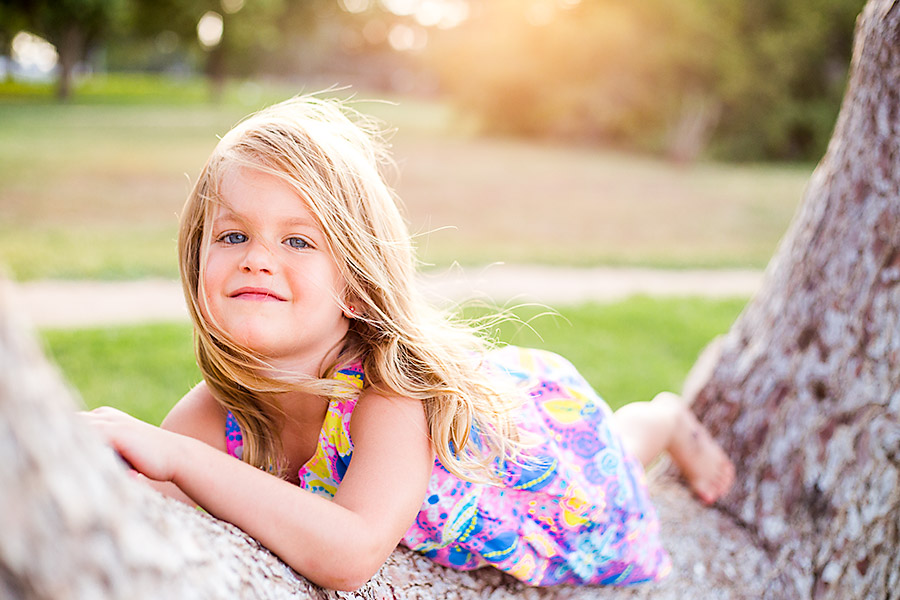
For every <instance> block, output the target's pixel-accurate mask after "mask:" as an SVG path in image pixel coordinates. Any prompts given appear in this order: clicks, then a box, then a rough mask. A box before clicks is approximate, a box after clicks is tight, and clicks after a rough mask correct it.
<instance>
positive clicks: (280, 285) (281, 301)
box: [203, 167, 349, 376]
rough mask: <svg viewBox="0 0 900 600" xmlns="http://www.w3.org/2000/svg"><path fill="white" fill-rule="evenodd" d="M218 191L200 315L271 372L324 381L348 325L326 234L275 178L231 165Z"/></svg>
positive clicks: (340, 282)
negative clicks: (255, 354) (270, 366)
mask: <svg viewBox="0 0 900 600" xmlns="http://www.w3.org/2000/svg"><path fill="white" fill-rule="evenodd" d="M220 192H221V203H220V204H219V205H218V206H216V207H215V208H214V210H213V214H212V225H211V234H212V237H211V241H210V246H209V252H208V257H207V262H206V265H205V268H204V269H203V281H204V287H205V290H204V293H205V299H206V306H207V308H206V310H205V311H204V316H205V317H206V318H207V319H210V320H211V321H212V322H213V323H215V324H216V325H217V326H218V327H220V328H221V329H223V330H224V331H225V332H226V333H228V335H230V336H231V337H232V338H233V339H234V340H235V341H236V342H237V343H239V344H241V345H244V346H246V347H248V348H250V349H251V350H254V351H256V352H258V353H260V354H261V355H262V356H264V357H265V358H266V359H267V360H268V361H269V362H271V363H272V364H273V366H275V367H276V368H284V369H285V370H291V371H292V372H303V373H306V374H309V375H314V376H319V375H321V373H320V370H321V368H322V366H323V365H324V364H325V363H326V362H329V361H330V360H333V359H334V358H335V357H336V355H337V353H338V352H339V351H340V349H341V343H342V341H343V339H344V336H345V335H346V333H347V329H348V325H349V321H348V319H347V318H346V316H345V314H344V312H343V308H342V301H343V299H344V295H345V283H344V281H343V278H342V277H341V275H340V272H339V271H338V267H337V264H336V263H335V260H334V257H333V256H332V254H331V251H330V249H329V248H328V245H327V243H326V239H325V235H324V234H323V232H322V230H321V228H320V227H319V225H318V223H317V221H316V219H315V218H314V217H313V215H312V213H311V212H310V211H309V209H308V208H307V206H306V203H305V202H304V200H303V199H302V198H300V197H299V196H298V195H297V193H296V192H295V191H294V190H293V189H291V187H290V186H288V185H287V184H286V183H285V182H283V181H282V180H280V179H278V178H277V177H275V176H273V175H269V174H266V173H263V172H261V171H257V170H254V169H249V168H243V167H232V168H231V169H229V170H228V171H227V172H226V174H225V177H224V178H223V180H222V183H221V186H220ZM206 311H208V313H209V314H205V312H206Z"/></svg>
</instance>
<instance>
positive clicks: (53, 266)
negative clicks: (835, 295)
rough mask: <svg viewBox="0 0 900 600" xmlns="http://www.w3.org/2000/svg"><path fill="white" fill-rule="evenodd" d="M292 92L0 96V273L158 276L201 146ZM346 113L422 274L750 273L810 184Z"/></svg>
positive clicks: (367, 108) (170, 88)
mask: <svg viewBox="0 0 900 600" xmlns="http://www.w3.org/2000/svg"><path fill="white" fill-rule="evenodd" d="M302 91H310V90H308V89H306V90H304V88H303V86H301V85H296V86H286V85H279V86H274V85H264V86H263V85H258V84H254V83H235V84H234V85H232V86H231V87H229V88H228V90H227V91H226V93H225V96H224V98H223V100H222V102H220V103H218V104H211V103H208V102H207V101H206V91H205V88H204V86H203V83H202V82H200V81H197V80H188V81H172V80H165V79H158V78H149V77H130V78H126V77H123V76H117V77H110V78H106V79H92V80H88V81H87V82H86V83H85V84H84V86H83V87H82V88H81V90H80V92H79V94H78V95H76V98H75V101H74V102H72V103H70V104H67V105H59V104H56V103H54V102H53V101H52V100H51V98H50V93H51V92H50V89H49V88H32V87H23V86H14V85H11V84H0V181H2V182H3V185H2V186H0V262H5V263H7V265H8V267H9V268H10V269H11V271H12V272H13V274H14V276H15V277H17V278H19V279H37V278H45V277H66V278H104V279H115V278H132V277H139V276H149V275H162V276H172V277H174V276H175V275H176V261H175V244H174V239H175V235H176V225H177V215H178V213H179V211H180V209H181V205H182V203H183V201H184V198H185V197H186V195H187V193H188V191H189V189H190V183H191V181H192V180H193V179H194V178H195V177H196V175H197V173H198V172H199V170H200V168H201V167H202V165H203V162H204V161H205V159H206V157H207V156H208V154H209V152H210V151H211V150H212V148H213V146H214V145H215V143H216V136H217V135H221V134H222V133H224V132H225V131H227V129H228V128H229V127H230V126H231V125H232V124H234V123H235V122H236V121H237V120H238V119H240V118H241V117H242V116H243V115H245V114H246V113H248V112H251V111H252V110H255V109H257V108H260V107H262V106H264V105H266V104H268V103H271V102H272V101H274V100H277V99H280V98H286V97H288V96H290V95H292V94H295V93H298V92H302ZM351 93H352V92H350V91H347V92H344V93H343V95H350V94H351ZM357 96H358V97H359V98H366V97H372V95H369V94H365V93H363V92H360V93H358V94H357ZM357 108H358V109H360V110H361V111H363V112H367V113H374V114H375V115H376V116H378V117H379V118H381V119H383V120H384V122H385V124H386V125H387V126H389V127H391V128H395V129H396V130H397V133H396V134H395V135H394V136H393V137H392V144H393V147H394V153H395V156H396V159H397V163H398V166H399V170H398V171H399V178H398V179H397V180H396V181H395V182H394V183H395V184H396V188H397V191H398V193H399V195H400V197H401V198H402V201H403V204H404V206H405V210H406V213H407V215H408V219H409V223H410V228H411V230H412V231H413V232H414V233H415V234H416V241H417V244H418V246H419V248H420V251H421V255H422V258H423V260H424V261H425V262H426V263H434V264H439V265H447V264H449V263H451V262H453V261H459V262H461V263H464V264H477V263H486V262H492V261H511V262H543V263H553V264H576V265H588V264H601V263H602V264H620V265H649V266H662V267H685V266H712V267H721V266H750V267H762V266H764V265H765V264H766V262H767V261H768V259H769V257H770V256H771V255H772V253H773V251H774V249H775V246H776V244H777V241H778V239H779V238H780V237H781V235H782V234H783V232H784V230H785V228H786V226H787V223H788V222H789V220H790V218H791V215H792V214H793V213H794V211H795V209H796V206H797V204H798V202H799V200H800V198H801V196H802V190H803V188H804V186H805V182H806V180H807V178H808V176H809V173H810V170H811V168H810V166H809V165H799V166H798V165H788V166H780V165H727V164H717V163H699V164H696V165H693V166H679V165H673V164H670V163H666V162H664V161H660V160H657V159H653V158H649V157H642V156H632V155H625V154H621V153H617V152H612V151H607V150H600V149H596V148H587V147H583V148H572V147H562V146H556V145H553V144H549V143H537V142H529V141H524V140H512V139H492V138H484V137H476V136H473V135H471V133H470V128H469V127H468V126H467V125H466V120H465V119H463V118H461V117H460V116H459V115H457V114H456V113H454V111H453V110H451V109H450V108H449V107H447V106H446V105H444V104H442V103H440V102H437V101H429V102H425V101H420V100H413V99H403V98H402V99H396V103H394V104H390V103H382V102H360V103H359V104H358V106H357Z"/></svg>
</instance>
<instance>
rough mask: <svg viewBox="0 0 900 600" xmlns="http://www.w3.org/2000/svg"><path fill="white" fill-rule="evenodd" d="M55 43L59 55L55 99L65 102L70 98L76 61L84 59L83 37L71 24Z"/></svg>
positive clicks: (78, 29) (81, 32)
mask: <svg viewBox="0 0 900 600" xmlns="http://www.w3.org/2000/svg"><path fill="white" fill-rule="evenodd" d="M55 42H56V50H57V53H58V54H59V75H58V77H57V81H56V97H57V99H58V100H60V101H63V102H65V101H67V100H68V99H69V98H71V97H72V83H73V79H74V74H75V67H76V65H77V64H78V61H79V60H81V59H82V58H83V57H84V50H85V35H84V32H83V31H82V30H81V28H80V27H79V26H78V25H77V24H74V23H73V24H70V25H68V26H66V27H65V28H63V30H62V34H61V35H60V36H59V39H57V40H55Z"/></svg>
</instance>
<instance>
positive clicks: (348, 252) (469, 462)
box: [88, 97, 733, 590]
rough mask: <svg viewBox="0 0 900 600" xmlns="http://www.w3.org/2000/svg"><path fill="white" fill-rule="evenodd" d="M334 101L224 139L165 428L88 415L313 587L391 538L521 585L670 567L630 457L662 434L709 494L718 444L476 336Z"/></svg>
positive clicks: (344, 573)
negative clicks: (181, 369) (438, 292)
mask: <svg viewBox="0 0 900 600" xmlns="http://www.w3.org/2000/svg"><path fill="white" fill-rule="evenodd" d="M348 115H349V111H347V110H346V109H344V108H342V107H341V105H340V104H339V103H338V102H336V101H331V100H324V99H318V98H315V97H303V98H296V99H293V100H289V101H287V102H283V103H281V104H278V105H276V106H273V107H271V108H269V109H267V110H264V111H262V112H260V113H258V114H256V115H253V116H251V117H250V118H248V119H247V120H245V121H244V122H243V123H241V124H239V125H238V126H237V127H235V128H234V129H233V130H232V131H231V132H229V133H228V134H227V135H226V136H225V137H224V138H222V140H221V141H220V142H219V144H218V146H217V147H216V149H215V150H214V152H213V154H212V156H211V157H210V159H209V161H208V162H207V163H206V166H205V167H204V168H203V172H202V173H201V175H200V178H199V180H198V181H197V184H196V186H195V187H194V189H193V191H192V192H191V195H190V197H189V198H188V200H187V204H186V206H185V209H184V214H183V215H182V220H181V228H180V233H179V240H178V246H179V254H180V266H181V275H182V281H183V284H184V292H185V297H186V299H187V303H188V306H189V309H190V313H191V317H192V319H193V323H194V330H195V346H196V355H197V362H198V364H199V366H200V369H201V371H202V373H203V382H201V383H200V384H199V385H197V386H196V387H195V388H194V389H193V390H191V391H190V392H188V394H187V395H186V396H185V397H184V398H183V399H182V400H181V401H180V402H178V404H177V405H176V406H175V407H174V408H173V409H172V411H171V412H170V413H169V415H168V416H167V417H166V419H165V421H164V422H163V424H162V427H161V428H156V427H152V426H150V425H147V424H145V423H142V422H140V421H137V420H135V419H132V418H131V417H128V416H127V415H124V414H122V413H120V412H118V411H115V410H113V409H108V408H104V409H98V410H96V411H93V412H92V413H90V414H89V416H88V419H89V420H91V421H92V422H93V424H94V425H95V426H96V427H97V428H98V429H99V430H100V431H101V432H102V433H103V435H104V436H105V437H106V438H107V439H108V440H109V442H110V443H111V445H112V446H113V447H114V448H115V449H116V450H117V451H118V452H119V453H120V454H121V456H122V457H123V458H124V459H125V460H127V461H128V462H129V463H130V464H131V465H132V466H133V467H134V469H136V470H137V471H139V472H140V473H141V474H143V475H144V476H146V477H147V478H149V479H150V480H152V481H153V482H154V485H155V486H156V487H157V488H158V489H160V490H161V491H163V492H165V493H167V494H169V495H172V496H174V497H177V498H179V499H182V500H184V501H186V502H190V503H194V504H197V505H199V506H200V507H202V508H203V509H205V510H206V511H208V512H209V513H211V514H213V515H215V516H216V517H218V518H220V519H223V520H226V521H229V522H231V523H234V524H235V525H237V526H238V527H240V528H241V529H243V530H244V531H246V532H247V533H248V534H250V535H251V536H253V537H254V538H256V539H258V540H259V541H260V542H261V543H262V544H264V545H265V546H266V547H268V548H269V549H270V550H272V551H273V552H274V553H275V554H277V555H278V556H279V557H281V558H282V559H283V560H284V561H285V562H286V563H287V564H289V565H290V566H291V567H293V568H294V569H295V570H296V571H297V572H299V573H300V574H302V575H304V576H305V577H307V578H308V579H310V580H312V581H314V582H316V583H318V584H320V585H322V586H325V587H329V588H336V589H348V590H349V589H355V588H357V587H359V586H360V585H362V584H363V583H365V582H366V581H367V580H368V579H369V578H370V577H371V576H372V575H373V574H374V573H375V572H376V571H377V570H378V569H379V567H380V566H381V565H382V563H383V562H384V560H385V559H386V558H387V556H388V555H389V554H390V553H391V551H392V550H393V549H394V548H395V547H396V546H397V544H398V543H402V544H404V545H406V546H407V547H409V548H411V549H412V550H415V551H418V552H421V553H424V554H425V555H426V556H428V557H430V558H432V559H433V560H434V561H436V562H438V563H440V564H443V565H447V566H449V567H453V568H457V569H474V568H478V567H481V566H485V565H493V566H494V567H497V568H499V569H502V570H504V571H506V572H507V573H510V574H511V575H513V576H515V577H517V578H518V579H520V580H522V581H524V582H525V583H527V584H530V585H541V586H546V585H553V584H558V583H576V584H598V583H612V584H629V583H634V582H640V581H645V580H653V579H659V578H661V577H663V576H665V574H666V573H667V571H668V570H669V568H670V563H669V559H668V557H667V555H666V553H665V551H664V550H663V548H662V547H661V546H660V542H659V539H658V528H659V525H658V521H657V517H656V513H655V511H654V509H653V507H652V506H651V504H650V500H649V498H648V495H647V490H646V488H645V483H644V473H643V467H642V465H646V464H647V463H649V462H650V461H651V460H653V459H654V458H655V457H656V456H657V455H658V454H659V453H660V452H662V451H668V452H669V453H670V454H671V456H672V458H673V459H674V461H675V463H676V464H677V465H678V466H680V467H681V469H682V471H683V473H684V475H685V477H686V478H687V480H688V482H689V483H690V485H691V486H692V488H693V489H694V491H695V492H696V493H697V495H698V496H699V497H700V498H701V499H703V500H704V501H706V502H713V501H714V500H715V499H716V498H718V497H719V496H720V495H722V494H723V493H725V492H726V491H727V490H728V488H729V486H730V484H731V481H732V478H733V467H732V465H731V463H730V462H729V460H728V459H727V458H726V456H725V454H724V453H723V451H722V450H721V449H720V448H719V446H718V445H716V443H715V442H714V441H713V439H712V438H711V436H710V435H709V434H708V432H706V430H705V429H703V428H702V427H701V426H700V424H699V423H698V422H697V420H696V419H695V418H694V417H693V415H692V413H691V412H690V411H689V410H688V409H687V408H686V406H685V404H684V403H682V401H681V399H680V398H678V397H676V396H673V395H671V394H661V395H660V396H658V397H657V398H655V399H654V400H653V401H652V402H646V403H637V404H632V405H629V406H626V407H625V408H623V409H620V410H619V411H617V412H616V413H615V414H613V413H612V412H611V411H610V409H609V408H608V407H607V406H606V405H605V404H604V403H603V401H602V400H601V399H600V398H599V397H598V396H597V395H596V394H595V393H594V391H593V390H592V389H591V387H590V386H589V385H588V383H587V382H586V381H585V380H584V379H583V378H582V377H581V376H580V375H579V374H578V373H577V372H576V370H575V369H574V367H572V365H570V364H569V363H568V362H566V361H565V360H564V359H562V358H560V357H559V356H556V355H553V354H550V353H548V352H543V351H538V350H526V349H521V348H516V347H511V346H508V347H503V348H499V349H491V348H489V347H488V345H487V344H486V343H485V342H484V341H483V340H482V339H480V338H479V337H478V336H476V335H475V334H474V333H473V332H472V330H471V329H469V328H467V327H466V326H465V325H461V324H458V323H456V322H454V321H453V320H452V319H449V318H447V317H446V316H445V315H444V314H442V313H441V312H439V311H437V310H435V309H433V308H432V307H430V306H429V305H428V304H426V303H425V302H424V301H423V299H422V296H421V295H420V293H419V291H418V290H417V289H416V281H415V259H414V256H413V251H412V248H411V246H410V239H409V235H408V233H407V230H406V228H405V225H404V222H403V220H402V218H401V216H400V213H399V211H398V209H397V206H396V202H395V199H394V197H393V195H392V193H391V191H390V190H389V189H388V187H387V186H386V184H385V183H384V180H383V179H382V177H381V174H380V168H381V167H382V166H383V164H384V158H385V155H384V153H383V150H382V147H381V146H380V145H379V143H378V141H377V140H378V138H377V137H376V136H375V135H374V134H373V133H372V132H371V131H370V130H369V127H368V126H367V125H366V124H364V123H363V124H358V123H356V122H355V121H358V120H359V119H358V118H357V117H356V116H354V119H352V120H351V118H349V117H348ZM351 459H352V460H351Z"/></svg>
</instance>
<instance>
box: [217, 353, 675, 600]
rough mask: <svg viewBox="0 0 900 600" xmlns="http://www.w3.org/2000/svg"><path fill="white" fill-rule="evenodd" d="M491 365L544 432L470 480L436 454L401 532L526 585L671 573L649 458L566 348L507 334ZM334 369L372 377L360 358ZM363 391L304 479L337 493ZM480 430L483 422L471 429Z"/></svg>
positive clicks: (532, 425)
mask: <svg viewBox="0 0 900 600" xmlns="http://www.w3.org/2000/svg"><path fill="white" fill-rule="evenodd" d="M484 368H486V369H489V370H490V372H491V373H492V374H493V375H494V376H496V377H506V378H510V379H511V380H512V382H513V383H514V384H515V385H518V386H521V387H523V388H524V389H525V390H526V391H527V398H528V401H527V402H525V404H524V406H523V407H522V416H523V422H522V423H521V427H522V428H523V429H525V430H527V431H530V432H533V433H536V434H538V435H539V436H540V439H542V440H543V441H542V442H541V443H540V444H539V445H537V446H536V447H534V448H532V449H530V450H529V455H530V456H531V457H532V459H531V460H528V461H519V462H520V463H523V464H514V463H511V462H508V463H506V464H504V465H502V466H503V469H502V472H503V478H502V481H501V482H500V483H499V484H483V483H472V482H469V481H464V480H461V479H459V478H458V477H455V476H454V475H452V474H450V473H449V472H448V471H447V469H445V468H444V466H443V465H442V464H441V463H440V461H439V460H437V459H435V464H434V469H433V471H432V475H431V480H430V482H429V485H428V491H427V493H426V497H425V501H424V503H423V504H422V507H421V509H420V510H419V513H418V515H417V516H416V519H415V522H414V523H413V524H412V526H411V527H410V528H409V530H408V531H407V533H406V535H404V537H403V540H402V543H403V544H404V545H406V546H407V547H408V548H410V549H412V550H414V551H416V552H420V553H422V554H424V555H425V556H427V557H429V558H430V559H432V560H434V561H435V562H437V563H439V564H442V565H445V566H448V567H452V568H455V569H463V570H468V569H477V568H479V567H483V566H487V565H491V566H494V567H496V568H498V569H501V570H503V571H505V572H507V573H509V574H511V575H513V576H514V577H516V578H517V579H519V580H521V581H523V582H525V583H526V584H529V585H536V586H548V585H555V584H561V583H571V584H613V585H627V584H631V583H638V582H642V581H648V580H658V579H661V578H663V577H664V576H665V575H666V574H667V573H668V572H669V570H670V569H671V563H670V560H669V557H668V555H667V554H666V552H665V550H664V549H663V548H662V546H661V544H660V541H659V521H658V519H657V515H656V511H655V509H654V507H653V505H652V504H651V502H650V499H649V496H648V493H647V489H646V483H645V479H644V470H643V468H642V466H641V465H640V463H639V462H638V461H637V459H636V458H634V457H633V456H631V455H630V454H628V453H627V452H626V451H625V449H624V447H623V445H622V442H621V440H620V438H619V437H618V436H617V435H616V434H615V432H614V431H613V429H612V428H611V427H610V416H611V414H612V413H611V411H610V409H609V407H608V406H607V405H606V403H605V402H603V400H602V399H601V398H600V397H599V396H598V395H597V394H596V392H594V390H593V389H592V388H591V386H590V384H588V383H587V381H586V380H585V379H584V378H583V377H582V376H581V375H580V374H579V373H578V372H577V370H576V369H575V367H573V366H572V365H571V364H570V363H569V362H568V361H566V360H565V359H563V358H562V357H560V356H558V355H555V354H552V353H550V352H546V351H542V350H532V349H525V348H518V347H515V346H507V347H504V348H501V349H499V350H494V351H492V352H490V353H488V354H487V355H486V357H485V362H484ZM336 378H338V379H343V380H345V381H348V382H351V383H353V384H355V385H356V386H358V387H359V388H360V389H362V388H363V386H364V384H365V376H364V374H363V372H362V370H361V367H360V366H359V365H358V364H356V365H350V366H347V367H345V368H343V369H341V370H339V371H338V372H337V374H336ZM356 400H357V398H352V399H349V400H340V401H332V402H331V403H330V405H329V407H328V411H327V414H326V416H325V421H324V424H323V427H322V431H321V433H320V436H319V442H318V447H317V449H316V452H315V454H314V455H313V457H312V458H311V459H310V460H309V461H308V462H307V463H306V464H305V465H304V466H303V467H302V468H301V469H300V471H299V479H300V485H301V486H302V487H303V488H305V489H307V490H308V491H310V492H312V493H315V494H318V495H321V496H325V497H328V498H330V497H333V496H334V494H335V492H336V491H337V487H338V485H340V482H341V480H342V478H343V476H344V473H345V472H346V471H347V467H348V465H349V464H350V460H351V458H352V454H353V442H352V440H351V438H350V434H349V431H350V419H351V417H352V414H353V408H354V407H355V406H356ZM473 438H475V439H476V440H477V432H473ZM226 439H227V447H228V452H229V454H231V455H232V456H236V457H238V458H240V455H241V446H242V441H241V433H240V428H239V426H238V424H237V422H236V420H235V419H234V417H233V416H232V415H231V414H229V415H228V420H227V431H226Z"/></svg>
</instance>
